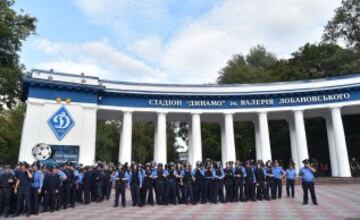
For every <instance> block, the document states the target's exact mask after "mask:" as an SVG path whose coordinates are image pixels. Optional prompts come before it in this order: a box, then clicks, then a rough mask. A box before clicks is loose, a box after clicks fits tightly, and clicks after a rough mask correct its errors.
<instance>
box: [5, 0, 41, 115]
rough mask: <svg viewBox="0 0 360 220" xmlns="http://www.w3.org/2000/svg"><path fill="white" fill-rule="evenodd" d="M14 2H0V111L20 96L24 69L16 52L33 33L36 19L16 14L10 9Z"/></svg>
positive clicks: (9, 106) (10, 0)
mask: <svg viewBox="0 0 360 220" xmlns="http://www.w3.org/2000/svg"><path fill="white" fill-rule="evenodd" d="M14 2H15V1H14V0H0V111H1V110H2V109H3V108H4V107H5V106H6V107H7V108H12V107H14V105H15V104H16V101H17V98H18V97H19V96H20V87H21V86H20V85H21V83H20V82H21V76H22V71H23V70H24V67H23V66H22V65H21V64H20V62H19V55H18V52H19V51H20V50H21V46H22V43H23V41H24V40H25V39H26V38H27V37H28V36H29V35H31V34H33V33H35V24H36V18H35V17H31V16H30V15H28V14H24V13H23V12H22V11H21V13H17V12H16V11H15V10H14V9H12V8H11V7H12V6H13V5H14Z"/></svg>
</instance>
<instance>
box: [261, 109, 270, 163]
mask: <svg viewBox="0 0 360 220" xmlns="http://www.w3.org/2000/svg"><path fill="white" fill-rule="evenodd" d="M258 122H259V132H260V143H261V153H262V156H261V159H262V160H263V161H265V162H266V161H267V160H271V149H270V136H269V125H268V119H267V112H259V113H258Z"/></svg>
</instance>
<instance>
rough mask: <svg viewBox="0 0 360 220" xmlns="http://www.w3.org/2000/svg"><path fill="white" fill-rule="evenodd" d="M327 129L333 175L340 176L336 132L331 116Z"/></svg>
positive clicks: (327, 121) (328, 119)
mask: <svg viewBox="0 0 360 220" xmlns="http://www.w3.org/2000/svg"><path fill="white" fill-rule="evenodd" d="M326 130H327V137H328V144H329V156H330V166H331V176H339V168H338V159H337V155H336V145H335V138H334V136H335V134H334V129H333V125H332V119H331V117H327V118H326Z"/></svg>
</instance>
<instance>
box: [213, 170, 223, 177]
mask: <svg viewBox="0 0 360 220" xmlns="http://www.w3.org/2000/svg"><path fill="white" fill-rule="evenodd" d="M220 171H221V175H220V176H218V175H216V169H213V170H212V172H213V176H214V177H215V179H223V178H224V177H225V173H224V170H223V169H220Z"/></svg>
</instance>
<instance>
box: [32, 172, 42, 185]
mask: <svg viewBox="0 0 360 220" xmlns="http://www.w3.org/2000/svg"><path fill="white" fill-rule="evenodd" d="M43 181H44V175H43V173H42V172H41V171H40V170H37V171H35V173H34V175H33V182H32V184H31V186H32V187H33V188H38V189H41V188H42V185H43Z"/></svg>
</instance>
